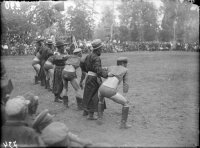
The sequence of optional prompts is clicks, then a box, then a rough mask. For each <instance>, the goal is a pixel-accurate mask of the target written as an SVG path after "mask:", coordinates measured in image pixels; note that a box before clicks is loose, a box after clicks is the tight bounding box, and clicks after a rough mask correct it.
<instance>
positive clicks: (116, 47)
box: [1, 41, 199, 55]
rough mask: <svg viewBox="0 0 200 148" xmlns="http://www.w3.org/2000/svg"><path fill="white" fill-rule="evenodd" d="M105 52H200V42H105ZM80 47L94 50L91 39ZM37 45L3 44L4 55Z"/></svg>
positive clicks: (27, 50)
mask: <svg viewBox="0 0 200 148" xmlns="http://www.w3.org/2000/svg"><path fill="white" fill-rule="evenodd" d="M104 45H105V48H104V51H103V52H104V53H115V52H126V51H172V50H175V51H192V52H199V44H198V43H196V42H195V43H179V42H177V43H176V46H173V44H172V42H156V41H152V42H130V41H126V42H122V43H117V42H113V43H111V42H104ZM78 46H79V48H82V51H83V53H88V52H90V51H91V50H92V47H91V43H90V41H87V42H78ZM34 51H35V46H34V45H33V44H30V45H27V44H19V43H17V44H15V45H10V46H8V45H4V46H3V45H2V47H1V53H2V55H33V54H34Z"/></svg>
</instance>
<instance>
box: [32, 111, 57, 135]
mask: <svg viewBox="0 0 200 148" xmlns="http://www.w3.org/2000/svg"><path fill="white" fill-rule="evenodd" d="M52 122H53V115H51V114H50V113H49V110H48V109H45V110H43V111H42V112H41V113H40V114H39V115H38V116H37V117H36V118H35V120H34V122H33V126H32V127H33V128H34V129H35V130H36V132H38V133H40V134H41V133H42V130H43V129H44V128H45V127H47V126H48V125H49V124H51V123H52Z"/></svg>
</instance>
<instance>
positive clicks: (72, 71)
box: [62, 48, 85, 110]
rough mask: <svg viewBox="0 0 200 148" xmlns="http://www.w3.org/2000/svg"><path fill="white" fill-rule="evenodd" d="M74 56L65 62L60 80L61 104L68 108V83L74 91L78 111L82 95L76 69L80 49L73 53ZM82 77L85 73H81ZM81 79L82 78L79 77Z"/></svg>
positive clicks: (78, 62)
mask: <svg viewBox="0 0 200 148" xmlns="http://www.w3.org/2000/svg"><path fill="white" fill-rule="evenodd" d="M73 54H74V56H71V57H69V58H68V59H67V61H66V62H65V68H64V69H63V71H62V79H63V85H64V87H63V91H62V95H63V102H64V105H65V106H66V107H67V108H68V95H67V91H68V81H69V82H70V83H71V85H72V87H73V88H74V90H75V94H76V101H77V106H78V110H81V103H82V95H81V88H80V86H79V84H78V80H77V75H76V69H77V68H78V67H79V66H80V61H81V57H82V49H81V48H76V49H75V50H74V51H73ZM82 75H85V72H83V71H82ZM81 77H83V76H81Z"/></svg>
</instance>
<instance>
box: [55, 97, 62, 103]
mask: <svg viewBox="0 0 200 148" xmlns="http://www.w3.org/2000/svg"><path fill="white" fill-rule="evenodd" d="M54 102H58V103H62V102H63V101H62V100H61V99H60V96H58V95H55V100H54Z"/></svg>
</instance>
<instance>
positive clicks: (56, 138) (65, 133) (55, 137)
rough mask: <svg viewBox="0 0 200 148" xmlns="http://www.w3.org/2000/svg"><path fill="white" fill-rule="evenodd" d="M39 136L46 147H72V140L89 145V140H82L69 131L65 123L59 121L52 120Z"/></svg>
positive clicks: (82, 144)
mask: <svg viewBox="0 0 200 148" xmlns="http://www.w3.org/2000/svg"><path fill="white" fill-rule="evenodd" d="M41 137H42V140H43V141H44V142H45V144H46V145H47V146H48V147H54V146H56V147H61V146H62V147H70V146H72V147H73V143H72V142H75V143H78V144H80V145H81V146H84V147H85V146H89V145H91V142H90V141H87V140H83V139H81V138H79V137H78V136H77V135H75V134H73V133H71V132H70V131H69V129H68V128H67V127H66V125H65V124H64V123H60V122H52V123H51V124H49V125H48V126H47V127H45V128H44V129H43V131H42V134H41ZM75 143H74V144H75Z"/></svg>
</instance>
